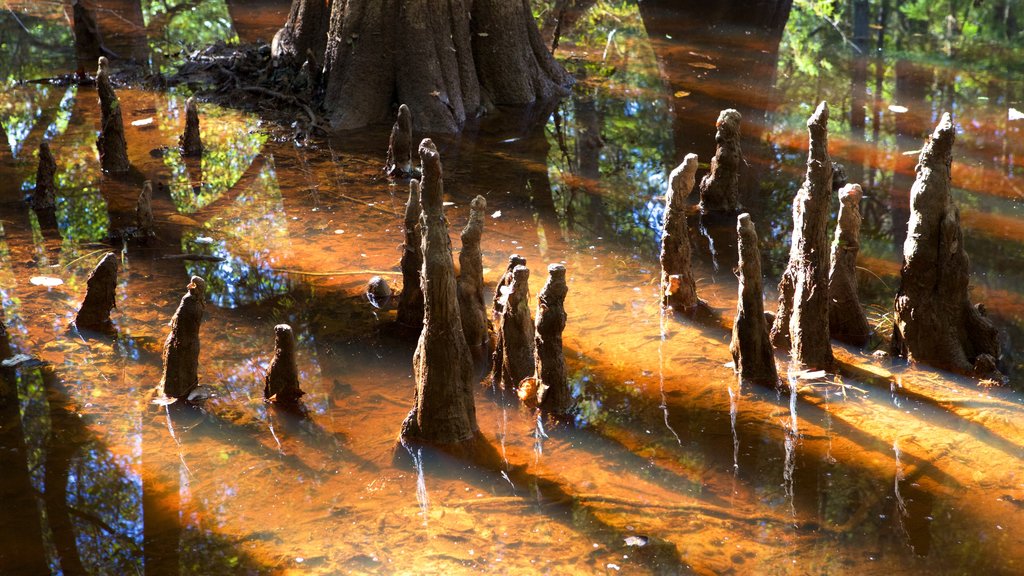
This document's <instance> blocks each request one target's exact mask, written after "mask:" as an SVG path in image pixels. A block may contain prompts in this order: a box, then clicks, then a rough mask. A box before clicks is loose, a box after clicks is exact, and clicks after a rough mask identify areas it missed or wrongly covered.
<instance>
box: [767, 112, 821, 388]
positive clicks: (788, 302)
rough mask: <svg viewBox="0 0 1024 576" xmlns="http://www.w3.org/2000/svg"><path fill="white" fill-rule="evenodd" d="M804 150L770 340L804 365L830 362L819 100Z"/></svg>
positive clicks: (812, 366)
mask: <svg viewBox="0 0 1024 576" xmlns="http://www.w3.org/2000/svg"><path fill="white" fill-rule="evenodd" d="M807 132H808V133H809V134H810V150H809V152H808V155H807V174H806V176H805V177H804V183H803V185H802V186H801V187H800V190H799V191H797V193H796V198H794V200H793V241H792V245H791V246H790V250H789V264H788V265H787V266H786V270H785V271H784V272H783V273H782V280H781V281H780V282H779V308H778V312H777V313H776V314H775V324H774V325H773V326H772V344H774V345H775V347H776V348H782V349H786V348H789V350H790V354H791V356H792V359H793V362H794V363H795V364H797V365H799V366H802V367H805V368H814V369H828V368H829V367H831V366H832V362H833V357H832V344H831V342H830V341H829V328H828V308H829V307H828V301H829V300H828V235H827V226H828V215H829V204H830V199H831V196H832V161H831V160H830V159H829V155H828V104H827V103H825V102H822V103H821V104H819V105H818V108H817V110H815V111H814V114H813V115H812V116H811V118H810V119H809V120H808V121H807Z"/></svg>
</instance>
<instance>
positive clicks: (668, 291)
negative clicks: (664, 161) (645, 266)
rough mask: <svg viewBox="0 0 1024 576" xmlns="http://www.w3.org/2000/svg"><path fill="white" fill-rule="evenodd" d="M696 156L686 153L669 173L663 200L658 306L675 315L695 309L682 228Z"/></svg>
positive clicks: (686, 241) (696, 300)
mask: <svg viewBox="0 0 1024 576" xmlns="http://www.w3.org/2000/svg"><path fill="white" fill-rule="evenodd" d="M696 174H697V155H696V154H687V155H686V158H685V159H683V163H682V164H680V165H679V166H677V167H676V169H675V170H673V171H672V174H671V175H670V176H669V180H668V183H669V184H668V188H669V189H668V195H667V196H666V198H665V225H664V231H663V232H662V236H661V305H662V306H665V307H669V306H671V307H672V308H673V309H675V310H677V311H679V312H689V311H692V310H693V309H695V308H697V306H698V305H699V304H700V299H699V298H697V284H696V282H694V279H693V270H692V269H691V261H690V234H689V231H688V229H687V226H686V197H687V196H689V194H690V191H691V190H693V182H694V179H695V177H696Z"/></svg>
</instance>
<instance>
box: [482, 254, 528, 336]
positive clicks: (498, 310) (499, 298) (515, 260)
mask: <svg viewBox="0 0 1024 576" xmlns="http://www.w3.org/2000/svg"><path fill="white" fill-rule="evenodd" d="M516 266H526V258H523V257H522V256H520V255H519V254H512V255H511V256H509V257H508V266H506V267H505V272H504V273H503V274H502V275H501V278H499V279H498V284H497V285H495V286H494V300H493V301H492V302H491V317H492V319H493V320H494V322H498V321H499V320H500V319H501V314H502V312H504V311H505V303H506V302H507V301H508V298H507V294H508V291H509V286H511V285H512V271H513V270H515V269H516Z"/></svg>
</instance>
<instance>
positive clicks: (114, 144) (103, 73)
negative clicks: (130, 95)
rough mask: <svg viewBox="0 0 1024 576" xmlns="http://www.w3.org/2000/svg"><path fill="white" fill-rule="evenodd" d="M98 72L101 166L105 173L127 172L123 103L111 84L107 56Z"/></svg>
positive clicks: (101, 62)
mask: <svg viewBox="0 0 1024 576" xmlns="http://www.w3.org/2000/svg"><path fill="white" fill-rule="evenodd" d="M99 62H100V65H99V70H98V71H97V72H96V88H97V91H98V92H99V94H100V112H101V114H100V117H101V119H100V135H99V137H98V138H97V139H96V148H97V149H98V150H99V152H100V166H102V167H103V171H104V172H127V171H128V169H129V168H130V167H131V165H130V164H129V162H128V145H127V144H126V143H125V140H124V122H123V121H122V120H121V102H120V101H119V100H118V99H117V94H116V93H115V92H114V87H113V86H111V84H110V66H109V64H108V63H107V58H106V57H105V56H101V57H100V61H99Z"/></svg>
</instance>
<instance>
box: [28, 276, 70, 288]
mask: <svg viewBox="0 0 1024 576" xmlns="http://www.w3.org/2000/svg"><path fill="white" fill-rule="evenodd" d="M28 281H29V282H31V283H32V284H35V285H36V286H46V287H47V288H53V287H54V286H60V285H61V284H63V283H64V281H63V280H61V279H60V278H57V277H55V276H33V277H31V278H29V280H28Z"/></svg>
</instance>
